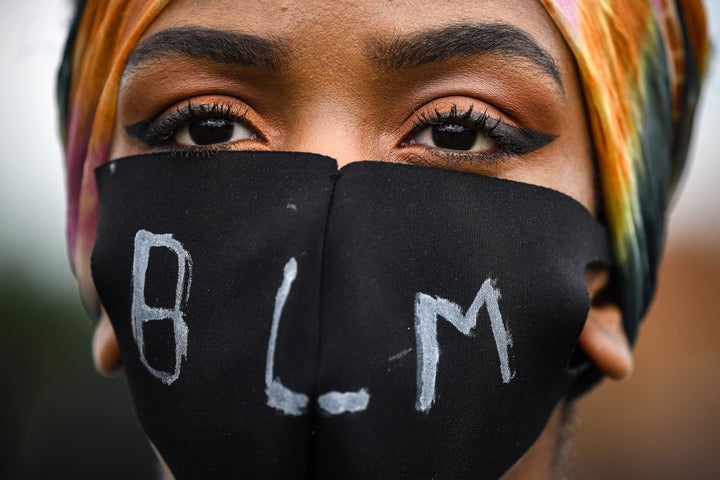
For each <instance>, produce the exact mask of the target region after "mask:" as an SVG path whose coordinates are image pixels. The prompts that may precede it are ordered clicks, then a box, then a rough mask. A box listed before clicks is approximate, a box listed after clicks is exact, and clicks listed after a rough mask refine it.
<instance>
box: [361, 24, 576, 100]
mask: <svg viewBox="0 0 720 480" xmlns="http://www.w3.org/2000/svg"><path fill="white" fill-rule="evenodd" d="M486 54H500V55H503V56H506V57H508V58H512V59H518V58H519V59H524V60H528V61H530V62H531V63H533V64H535V66H537V67H538V68H540V70H542V71H543V72H545V73H546V74H547V75H549V76H550V77H551V78H552V79H553V80H554V81H555V83H557V85H558V86H559V87H560V90H561V91H563V92H564V91H565V89H564V86H563V83H562V78H561V76H560V69H559V68H558V66H557V64H556V63H555V60H554V59H553V57H552V55H550V54H549V53H548V52H547V50H545V49H544V48H542V47H541V46H540V45H539V44H538V43H537V42H536V41H535V40H533V38H532V37H531V36H530V35H529V34H528V33H527V32H525V31H523V30H520V29H519V28H517V27H515V26H513V25H508V24H505V23H483V24H468V25H466V24H460V25H451V26H448V27H443V28H439V29H436V30H429V31H424V32H420V33H417V34H412V35H410V36H407V37H396V38H393V39H391V40H389V41H374V42H372V43H370V44H369V45H368V55H369V57H370V59H371V61H372V62H373V63H374V64H375V65H376V66H378V67H380V68H384V69H392V70H403V69H410V68H417V67H422V66H424V65H427V64H430V63H439V62H446V61H449V60H453V59H455V58H458V57H460V58H462V57H470V56H477V55H486Z"/></svg>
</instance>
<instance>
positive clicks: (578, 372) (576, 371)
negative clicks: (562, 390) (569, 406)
mask: <svg viewBox="0 0 720 480" xmlns="http://www.w3.org/2000/svg"><path fill="white" fill-rule="evenodd" d="M588 242H589V245H588V246H589V250H590V255H589V256H590V260H586V261H585V262H584V267H583V277H584V275H585V273H586V272H588V270H590V269H592V268H594V267H599V268H605V269H607V270H608V273H609V276H610V278H609V280H608V282H607V285H605V287H604V288H603V289H602V290H600V291H599V292H597V293H596V294H595V295H594V296H593V298H592V299H590V298H589V299H588V301H589V303H588V312H589V309H590V308H592V305H593V304H594V305H602V304H604V303H607V302H613V303H616V304H618V305H620V300H621V292H622V289H621V286H620V281H619V279H620V278H621V276H620V274H619V273H620V272H619V271H618V270H617V267H616V266H615V265H614V262H613V261H612V253H611V250H610V245H609V233H608V230H607V228H606V227H605V225H603V224H602V223H600V222H599V221H595V228H594V230H593V232H592V234H591V236H590V238H589V239H588ZM589 295H590V293H589V292H588V296H589ZM567 374H568V376H569V377H570V387H569V388H568V399H569V400H573V399H575V398H577V397H579V396H581V395H583V394H584V393H586V392H587V391H588V390H590V389H591V388H592V387H593V386H595V385H596V384H597V383H598V382H599V381H600V380H602V378H603V377H604V375H603V373H602V372H601V371H600V370H599V369H598V367H597V366H596V365H595V364H594V363H593V361H592V360H591V359H590V358H589V357H588V355H587V354H586V353H585V351H584V350H583V348H582V347H581V346H580V343H579V339H578V343H576V345H575V349H574V350H573V353H572V355H571V356H570V359H569V360H568V365H567Z"/></svg>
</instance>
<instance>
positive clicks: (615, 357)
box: [579, 266, 633, 380]
mask: <svg viewBox="0 0 720 480" xmlns="http://www.w3.org/2000/svg"><path fill="white" fill-rule="evenodd" d="M609 277H610V275H609V272H608V270H607V269H606V268H603V267H595V266H593V267H590V268H588V271H587V273H586V275H585V280H586V283H587V286H588V292H589V293H590V311H589V312H588V318H587V321H586V322H585V328H584V329H583V331H582V333H581V334H580V341H579V345H580V347H581V348H582V350H583V352H585V354H586V355H587V356H588V358H589V359H590V360H591V361H592V362H593V363H594V364H595V366H597V368H598V369H599V370H600V371H601V372H602V373H604V374H605V375H607V376H608V377H610V378H612V379H615V380H622V379H624V378H627V377H628V376H630V374H631V373H632V370H633V357H632V351H631V349H630V344H629V343H628V340H627V336H626V335H625V330H624V329H623V317H622V311H621V309H620V307H619V306H618V305H617V304H616V303H614V302H612V301H605V300H599V297H600V295H599V294H600V292H602V291H603V290H604V289H605V287H606V286H607V284H608V281H609Z"/></svg>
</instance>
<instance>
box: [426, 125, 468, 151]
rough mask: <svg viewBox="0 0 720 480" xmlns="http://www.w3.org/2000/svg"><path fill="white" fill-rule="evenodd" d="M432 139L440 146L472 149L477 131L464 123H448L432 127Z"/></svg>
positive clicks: (454, 148) (448, 148)
mask: <svg viewBox="0 0 720 480" xmlns="http://www.w3.org/2000/svg"><path fill="white" fill-rule="evenodd" d="M432 139H433V142H435V145H436V146H437V147H439V148H444V149H447V150H470V149H471V148H472V146H473V145H475V140H476V139H477V132H476V131H475V130H473V129H472V128H468V127H465V126H463V125H458V124H456V123H447V124H442V125H435V126H433V127H432Z"/></svg>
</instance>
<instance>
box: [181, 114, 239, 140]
mask: <svg viewBox="0 0 720 480" xmlns="http://www.w3.org/2000/svg"><path fill="white" fill-rule="evenodd" d="M233 129H234V125H233V122H231V121H230V120H224V119H221V118H204V119H202V120H197V121H194V122H192V123H190V125H188V133H190V138H191V139H192V141H193V142H195V143H197V144H198V145H212V144H213V143H224V142H227V141H228V140H230V139H231V138H232V134H233Z"/></svg>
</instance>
